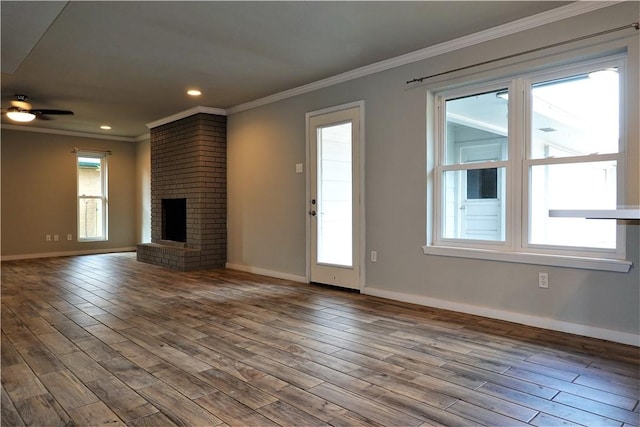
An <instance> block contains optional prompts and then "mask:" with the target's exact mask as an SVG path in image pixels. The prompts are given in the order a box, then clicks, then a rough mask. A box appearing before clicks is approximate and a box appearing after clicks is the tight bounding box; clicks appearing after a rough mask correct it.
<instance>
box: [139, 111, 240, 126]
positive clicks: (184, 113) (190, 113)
mask: <svg viewBox="0 0 640 427" xmlns="http://www.w3.org/2000/svg"><path fill="white" fill-rule="evenodd" d="M199 113H206V114H215V115H217V116H226V115H227V110H225V109H224V108H213V107H203V106H200V105H199V106H197V107H193V108H189V109H188V110H184V111H181V112H179V113H176V114H173V115H171V116H168V117H165V118H163V119H159V120H156V121H155V122H151V123H147V127H148V128H149V129H153V128H156V127H158V126H162V125H166V124H167V123H172V122H175V121H176V120H180V119H184V118H186V117H190V116H193V115H194V114H199Z"/></svg>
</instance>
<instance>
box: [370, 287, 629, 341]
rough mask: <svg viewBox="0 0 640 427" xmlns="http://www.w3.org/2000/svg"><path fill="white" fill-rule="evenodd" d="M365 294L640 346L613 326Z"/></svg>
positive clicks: (397, 294) (372, 291)
mask: <svg viewBox="0 0 640 427" xmlns="http://www.w3.org/2000/svg"><path fill="white" fill-rule="evenodd" d="M362 293H363V294H366V295H371V296H376V297H380V298H387V299H391V300H394V301H402V302H407V303H411V304H419V305H424V306H427V307H434V308H442V309H445V310H451V311H457V312H461V313H467V314H473V315H476V316H482V317H489V318H492V319H498V320H505V321H507V322H514V323H520V324H523V325H528V326H534V327H537V328H542V329H549V330H552V331H559V332H567V333H570V334H575V335H582V336H585V337H591V338H598V339H603V340H607V341H613V342H617V343H621V344H628V345H633V346H636V347H640V335H635V334H630V333H628V332H620V331H614V330H611V329H603V328H598V327H595V326H587V325H580V324H578V323H571V322H564V321H562V320H556V319H550V318H547V317H538V316H531V315H529V314H521V313H516V312H512V311H504V310H497V309H494V308H488V307H480V306H475V305H470V304H463V303H457V302H452V301H446V300H441V299H436V298H430V297H426V296H422V295H414V294H405V293H400V292H394V291H388V290H384V289H375V288H369V287H365V288H364V289H363V290H362Z"/></svg>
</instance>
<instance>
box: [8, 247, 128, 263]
mask: <svg viewBox="0 0 640 427" xmlns="http://www.w3.org/2000/svg"><path fill="white" fill-rule="evenodd" d="M135 250H136V247H135V246H130V247H125V248H110V249H88V250H83V251H62V252H42V253H38V254H20V255H3V256H2V257H0V260H1V261H15V260H20V259H36V258H55V257H60V256H74V255H96V254H109V253H113V252H134V251H135Z"/></svg>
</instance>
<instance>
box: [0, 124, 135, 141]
mask: <svg viewBox="0 0 640 427" xmlns="http://www.w3.org/2000/svg"><path fill="white" fill-rule="evenodd" d="M1 127H2V129H6V130H16V131H20V132H35V133H46V134H49V135H65V136H75V137H79V138H92V139H106V140H108V141H122V142H137V141H138V138H139V137H138V138H133V137H129V136H113V135H102V134H99V133H89V132H76V131H71V130H60V129H49V128H39V127H28V126H19V125H5V124H3V125H2V126H1Z"/></svg>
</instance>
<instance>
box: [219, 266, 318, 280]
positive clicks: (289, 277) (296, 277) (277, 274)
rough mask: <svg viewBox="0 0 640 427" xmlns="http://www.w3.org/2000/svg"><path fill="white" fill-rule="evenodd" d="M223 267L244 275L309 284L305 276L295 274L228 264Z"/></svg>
mask: <svg viewBox="0 0 640 427" xmlns="http://www.w3.org/2000/svg"><path fill="white" fill-rule="evenodd" d="M225 267H227V268H228V269H230V270H238V271H244V272H246V273H253V274H259V275H261V276H268V277H275V278H276V279H284V280H291V281H293V282H300V283H309V282H308V281H307V278H306V277H305V276H299V275H297V274H290V273H282V272H280V271H273V270H267V269H264V268H258V267H251V266H250V265H242V264H233V263H230V262H228V263H227V264H226V265H225Z"/></svg>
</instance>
